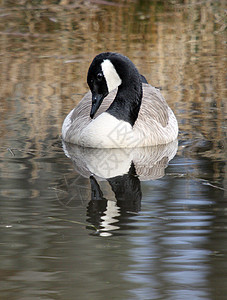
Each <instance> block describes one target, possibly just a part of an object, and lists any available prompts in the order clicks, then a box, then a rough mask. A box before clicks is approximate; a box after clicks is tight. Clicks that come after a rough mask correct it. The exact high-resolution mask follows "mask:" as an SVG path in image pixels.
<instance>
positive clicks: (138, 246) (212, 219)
mask: <svg viewBox="0 0 227 300" xmlns="http://www.w3.org/2000/svg"><path fill="white" fill-rule="evenodd" d="M101 2H102V3H101ZM37 5H38V6H37ZM225 8H226V7H225V1H189V0H188V1H125V2H124V1H112V2H104V1H91V2H87V1H86V2H83V1H81V2H80V3H77V2H73V1H61V3H60V4H54V5H53V4H52V5H50V1H39V4H37V2H36V1H30V2H29V3H27V1H20V3H18V5H16V6H15V4H14V3H13V1H4V2H0V68H1V72H0V82H1V86H0V90H1V93H0V100H1V106H0V116H1V118H0V136H1V139H0V149H1V152H0V231H1V234H0V299H7V300H8V299H9V300H13V299H16V300H19V299H23V300H24V299H25V300H26V299H29V300H30V299H32V300H33V299H67V300H68V299H69V300H70V299H89V300H90V299H97V300H99V299H109V298H110V297H111V299H130V300H131V299H139V300H140V299H147V300H148V299H149V300H150V299H171V300H172V299H174V300H175V299H179V300H181V299H190V300H191V299H215V300H216V299H225V298H226V294H227V287H226V284H225V281H226V280H227V257H226V255H227V251H226V249H227V221H226V214H227V210H226V150H225V145H226V123H225V121H226V100H225V61H226V60H225V48H224V46H225V35H224V32H225V31H224V30H225V23H224V18H225ZM106 50H111V51H118V52H121V53H123V54H126V55H128V56H129V57H130V58H131V59H132V60H133V62H135V64H136V65H137V67H138V68H139V70H140V72H141V73H142V74H144V75H145V76H146V77H147V79H148V81H149V82H150V83H151V84H152V85H154V86H157V87H160V88H161V89H162V93H163V95H164V96H165V97H166V99H167V101H168V103H169V105H170V106H171V108H172V109H173V110H174V112H175V114H176V116H177V119H178V122H179V127H180V134H179V140H178V143H172V144H170V145H167V146H160V147H151V148H145V149H131V150H117V149H116V150H105V151H103V150H92V149H81V148H78V147H75V146H72V145H68V144H62V141H61V138H60V133H61V125H62V122H63V120H64V117H65V116H66V114H67V113H68V112H69V111H70V110H71V109H72V108H73V107H74V106H75V104H76V103H77V102H78V101H79V100H80V99H81V97H82V94H84V93H85V92H86V91H87V85H86V73H87V68H88V66H89V63H90V61H91V59H92V58H93V57H94V56H95V55H96V54H97V53H99V52H102V51H106Z"/></svg>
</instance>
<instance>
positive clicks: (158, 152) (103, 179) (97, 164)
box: [63, 141, 178, 236]
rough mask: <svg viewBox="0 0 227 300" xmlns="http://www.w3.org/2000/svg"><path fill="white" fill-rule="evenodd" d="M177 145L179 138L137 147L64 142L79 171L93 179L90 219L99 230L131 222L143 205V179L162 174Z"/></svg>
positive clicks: (104, 232) (102, 232) (108, 232)
mask: <svg viewBox="0 0 227 300" xmlns="http://www.w3.org/2000/svg"><path fill="white" fill-rule="evenodd" d="M177 147H178V142H177V141H174V142H171V143H169V144H167V145H158V146H153V147H146V148H134V149H132V148H127V149H93V148H82V147H80V146H77V145H73V144H69V143H65V142H63V149H64V152H65V154H66V156H67V157H69V158H70V159H71V160H72V161H73V164H74V167H75V170H76V172H77V173H79V174H80V175H81V176H83V177H84V178H89V179H90V186H91V200H90V201H89V203H88V205H87V216H88V220H87V221H88V222H89V223H90V224H92V225H93V226H95V228H97V232H96V234H99V235H101V236H110V235H112V234H113V232H116V230H119V229H122V228H123V227H124V224H125V223H127V224H128V222H129V216H131V215H134V214H135V213H138V212H139V211H140V209H141V199H142V192H141V181H148V180H155V179H158V178H161V177H163V176H164V174H165V168H166V167H167V166H168V163H169V161H170V160H171V159H173V157H174V156H175V154H176V152H177ZM106 184H108V185H109V187H110V188H107V187H106ZM119 233H120V232H119Z"/></svg>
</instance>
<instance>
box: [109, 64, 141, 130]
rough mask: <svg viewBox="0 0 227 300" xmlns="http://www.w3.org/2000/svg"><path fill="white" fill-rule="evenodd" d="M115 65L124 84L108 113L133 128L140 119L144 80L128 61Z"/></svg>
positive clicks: (120, 87)
mask: <svg viewBox="0 0 227 300" xmlns="http://www.w3.org/2000/svg"><path fill="white" fill-rule="evenodd" d="M113 61H114V60H113ZM114 65H115V68H116V71H117V73H118V74H119V76H120V78H121V79H122V83H121V85H120V86H119V87H118V92H117V95H116V97H115V99H114V101H113V102H112V104H111V105H110V107H109V108H108V110H107V112H108V113H110V114H111V115H113V116H114V117H116V118H117V119H118V120H123V121H126V122H128V123H130V124H131V125H132V126H133V125H134V124H135V122H136V119H137V117H138V114H139V110H140V105H141V101H142V96H143V90H142V78H141V75H140V74H139V72H138V70H137V69H136V67H135V66H134V65H133V64H132V62H131V61H129V60H128V59H127V60H126V59H125V60H124V61H120V60H118V61H115V63H114Z"/></svg>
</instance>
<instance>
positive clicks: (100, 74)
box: [97, 73, 103, 81]
mask: <svg viewBox="0 0 227 300" xmlns="http://www.w3.org/2000/svg"><path fill="white" fill-rule="evenodd" d="M102 77H103V74H102V73H98V74H97V79H98V81H101V80H102Z"/></svg>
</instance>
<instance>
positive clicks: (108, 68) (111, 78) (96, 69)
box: [87, 52, 122, 118]
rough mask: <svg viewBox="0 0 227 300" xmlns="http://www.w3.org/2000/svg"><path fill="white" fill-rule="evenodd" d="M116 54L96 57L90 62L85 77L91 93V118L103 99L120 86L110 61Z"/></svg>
mask: <svg viewBox="0 0 227 300" xmlns="http://www.w3.org/2000/svg"><path fill="white" fill-rule="evenodd" d="M116 55H117V54H116V53H111V52H106V53H101V54H99V55H97V56H96V57H95V58H94V60H93V61H92V63H91V65H90V67H89V70H88V75H87V83H88V86H89V88H90V90H91V93H92V107H91V112H90V117H91V118H93V117H94V115H95V113H96V112H97V110H98V109H99V107H100V105H101V104H102V101H103V99H104V98H105V97H106V96H107V95H108V94H109V92H110V91H112V90H114V89H115V88H116V87H118V86H119V85H120V84H121V82H122V81H121V78H120V77H119V75H118V73H117V71H116V69H115V67H114V65H113V63H112V62H111V59H112V58H113V57H115V56H116Z"/></svg>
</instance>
